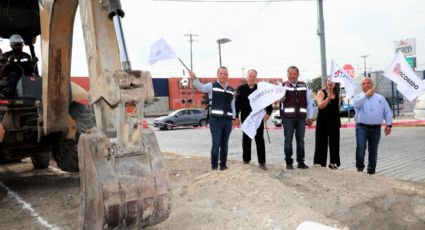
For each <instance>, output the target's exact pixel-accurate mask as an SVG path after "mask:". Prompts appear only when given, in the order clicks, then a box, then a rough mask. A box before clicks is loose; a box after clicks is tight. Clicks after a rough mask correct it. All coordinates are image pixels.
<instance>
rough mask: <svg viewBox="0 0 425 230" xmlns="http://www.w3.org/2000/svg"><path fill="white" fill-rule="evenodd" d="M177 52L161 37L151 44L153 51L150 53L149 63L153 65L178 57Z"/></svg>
mask: <svg viewBox="0 0 425 230" xmlns="http://www.w3.org/2000/svg"><path fill="white" fill-rule="evenodd" d="M177 58H178V57H177V55H176V53H174V51H173V50H172V49H171V47H170V46H169V45H168V44H167V42H166V41H165V40H164V39H163V38H161V39H159V40H158V41H156V42H155V43H154V44H152V46H151V53H150V55H149V64H151V65H153V64H155V63H156V62H157V61H160V60H166V59H177Z"/></svg>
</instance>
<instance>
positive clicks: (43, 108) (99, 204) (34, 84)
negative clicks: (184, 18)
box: [0, 0, 171, 230]
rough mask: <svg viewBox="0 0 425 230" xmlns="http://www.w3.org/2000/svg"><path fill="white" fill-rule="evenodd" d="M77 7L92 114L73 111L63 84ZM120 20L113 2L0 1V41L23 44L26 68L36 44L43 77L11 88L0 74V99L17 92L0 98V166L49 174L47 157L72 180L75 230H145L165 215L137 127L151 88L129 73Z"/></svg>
mask: <svg viewBox="0 0 425 230" xmlns="http://www.w3.org/2000/svg"><path fill="white" fill-rule="evenodd" d="M78 7H79V10H80V16H81V22H82V28H83V34H84V44H85V50H86V56H87V64H88V70H89V77H90V78H89V82H90V91H89V97H88V100H89V102H90V107H87V106H84V105H82V104H80V103H78V102H77V100H76V99H77V98H78V93H77V91H80V92H81V90H78V87H77V86H75V85H72V84H71V81H70V69H71V53H72V38H73V28H74V26H73V25H74V19H75V16H76V12H77V8H78ZM123 17H124V11H123V9H122V7H121V3H120V1H119V0H14V1H10V0H0V37H1V38H3V39H8V38H9V37H10V36H11V35H13V34H19V35H20V36H22V38H23V40H24V41H25V44H26V45H28V46H29V48H30V51H31V56H32V58H33V60H37V59H36V58H35V52H34V46H33V44H34V41H35V39H36V38H39V39H40V43H41V57H40V61H41V67H42V68H41V69H42V70H41V76H39V75H38V74H37V71H34V73H33V74H31V76H25V75H24V74H23V75H22V76H20V79H19V81H18V84H17V85H10V84H8V82H10V81H8V79H5V78H7V76H8V75H7V74H0V76H1V77H0V91H1V88H2V87H7V88H8V89H10V88H11V87H17V90H15V91H16V92H17V93H15V94H13V95H10V94H7V93H0V118H1V122H2V124H3V126H4V128H5V137H4V141H3V142H2V143H1V144H0V160H4V161H7V160H10V159H22V158H24V157H28V156H30V157H31V159H32V162H33V165H34V167H35V168H47V167H48V165H49V156H50V153H51V154H52V156H53V158H54V160H55V161H56V162H57V164H58V166H59V168H61V169H62V170H64V171H79V173H80V184H81V187H80V189H81V192H80V200H81V206H80V218H79V228H80V229H90V230H91V229H134V228H143V227H145V226H149V225H153V224H156V223H159V222H161V221H163V220H165V219H166V218H167V217H168V216H169V214H170V207H171V187H170V182H169V177H168V171H167V170H166V168H165V165H164V162H163V158H162V156H161V152H160V149H159V146H158V143H157V140H156V137H155V135H154V133H153V132H152V130H151V129H150V128H144V127H143V125H142V123H143V122H142V121H143V108H144V103H146V102H150V101H152V100H153V99H154V92H153V85H152V79H151V76H150V73H149V72H147V71H139V70H131V65H130V61H129V59H128V55H127V50H126V45H125V42H124V34H123V30H122V26H121V19H122V18H123ZM14 64H16V63H4V64H3V66H0V69H5V68H3V67H5V66H6V65H14ZM79 95H81V93H80V94H79ZM90 108H92V109H90Z"/></svg>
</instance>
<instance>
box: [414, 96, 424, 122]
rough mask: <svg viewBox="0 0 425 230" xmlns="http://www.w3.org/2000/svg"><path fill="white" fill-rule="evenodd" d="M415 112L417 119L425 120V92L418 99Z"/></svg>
mask: <svg viewBox="0 0 425 230" xmlns="http://www.w3.org/2000/svg"><path fill="white" fill-rule="evenodd" d="M413 112H414V113H415V119H418V120H425V93H424V94H422V95H421V96H419V97H418V98H417V99H416V105H415V108H414V109H413Z"/></svg>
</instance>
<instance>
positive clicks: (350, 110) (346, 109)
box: [339, 100, 356, 117]
mask: <svg viewBox="0 0 425 230" xmlns="http://www.w3.org/2000/svg"><path fill="white" fill-rule="evenodd" d="M355 114H356V111H355V110H354V106H353V105H351V104H349V103H347V102H345V101H344V100H342V101H341V106H340V109H339V115H340V116H341V117H348V116H350V117H354V115H355Z"/></svg>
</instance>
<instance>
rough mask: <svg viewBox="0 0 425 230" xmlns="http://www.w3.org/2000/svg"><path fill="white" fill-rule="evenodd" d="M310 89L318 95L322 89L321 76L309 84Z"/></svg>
mask: <svg viewBox="0 0 425 230" xmlns="http://www.w3.org/2000/svg"><path fill="white" fill-rule="evenodd" d="M307 85H308V87H309V88H310V89H311V90H312V91H313V92H314V93H317V92H318V91H319V90H320V89H321V88H322V78H321V77H320V76H319V77H317V78H314V79H312V80H309V81H308V82H307Z"/></svg>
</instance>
